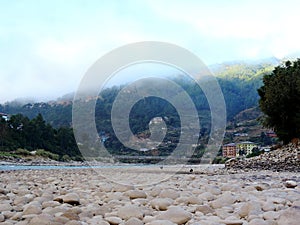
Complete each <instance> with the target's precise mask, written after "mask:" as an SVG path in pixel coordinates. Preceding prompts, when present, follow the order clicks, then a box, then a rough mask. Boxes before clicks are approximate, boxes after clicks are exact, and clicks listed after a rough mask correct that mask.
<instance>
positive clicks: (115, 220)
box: [104, 216, 122, 225]
mask: <svg viewBox="0 0 300 225" xmlns="http://www.w3.org/2000/svg"><path fill="white" fill-rule="evenodd" d="M104 219H105V220H106V221H107V222H109V224H112V225H117V224H120V223H122V219H121V218H119V217H116V216H111V217H105V218H104Z"/></svg>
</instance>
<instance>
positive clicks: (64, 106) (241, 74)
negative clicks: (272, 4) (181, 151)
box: [0, 58, 279, 127]
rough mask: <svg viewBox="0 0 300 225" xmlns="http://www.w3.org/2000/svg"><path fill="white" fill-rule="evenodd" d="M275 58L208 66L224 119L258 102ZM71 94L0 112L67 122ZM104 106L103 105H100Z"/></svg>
mask: <svg viewBox="0 0 300 225" xmlns="http://www.w3.org/2000/svg"><path fill="white" fill-rule="evenodd" d="M278 62H279V61H278V60H277V59H276V58H270V59H267V60H264V61H263V63H254V62H250V63H249V62H247V63H244V62H229V63H224V64H218V65H213V66H211V68H210V69H211V70H212V72H213V73H214V74H215V76H216V77H217V79H218V81H219V84H220V86H221V89H222V91H223V94H224V97H225V102H226V108H227V118H228V120H232V119H233V118H234V117H235V116H236V115H237V114H238V113H240V112H241V111H243V110H246V109H249V108H253V107H256V106H258V100H259V96H258V94H257V89H258V88H259V87H260V86H261V85H262V77H263V76H264V75H265V74H268V73H270V72H271V71H272V70H273V68H274V67H275V66H276V65H277V64H278ZM177 82H179V83H180V82H181V81H177ZM181 84H182V85H183V86H184V88H185V90H187V91H188V93H189V94H190V96H191V97H192V99H193V100H194V102H195V104H196V106H197V108H198V110H200V111H201V110H204V111H207V110H209V106H208V103H207V101H206V99H205V96H204V95H203V93H200V92H201V91H200V92H199V90H197V91H196V90H194V89H193V87H194V86H193V84H190V83H188V82H187V83H186V82H185V83H181ZM109 92H111V93H109ZM199 93H200V94H199ZM115 94H116V90H115V89H107V90H106V96H110V97H109V98H110V99H106V101H104V103H103V104H107V105H111V104H112V102H113V100H114V99H113V98H112V96H115ZM73 96H74V93H69V94H66V95H64V96H62V97H61V98H58V99H57V100H55V101H50V102H40V103H33V101H29V102H30V103H27V104H25V103H24V102H21V101H18V104H16V101H14V102H9V103H6V104H4V105H0V112H4V113H8V114H17V113H21V114H24V115H25V116H28V117H29V118H34V117H36V116H37V115H38V114H39V113H41V114H42V115H43V117H44V119H45V120H46V121H47V122H48V123H50V124H51V125H53V126H54V127H60V126H70V125H71V119H72V99H73ZM104 108H107V107H105V106H104Z"/></svg>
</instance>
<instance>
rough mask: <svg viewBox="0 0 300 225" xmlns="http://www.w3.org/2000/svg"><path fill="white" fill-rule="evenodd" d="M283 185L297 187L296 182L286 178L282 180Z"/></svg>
mask: <svg viewBox="0 0 300 225" xmlns="http://www.w3.org/2000/svg"><path fill="white" fill-rule="evenodd" d="M284 185H285V186H286V187H287V188H295V187H297V182H296V181H293V180H287V181H285V182H284Z"/></svg>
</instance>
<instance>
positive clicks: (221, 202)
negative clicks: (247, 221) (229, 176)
mask: <svg viewBox="0 0 300 225" xmlns="http://www.w3.org/2000/svg"><path fill="white" fill-rule="evenodd" d="M235 200H236V199H235V198H234V197H233V195H232V194H231V193H230V192H225V193H223V194H222V195H221V196H220V197H218V198H217V199H216V200H214V201H212V202H211V205H212V207H213V208H214V209H217V208H222V207H224V206H227V205H232V204H233V203H234V202H235Z"/></svg>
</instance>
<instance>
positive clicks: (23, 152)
mask: <svg viewBox="0 0 300 225" xmlns="http://www.w3.org/2000/svg"><path fill="white" fill-rule="evenodd" d="M15 154H17V155H21V156H29V155H31V153H30V151H28V150H27V149H22V148H18V149H17V150H16V151H15Z"/></svg>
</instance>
